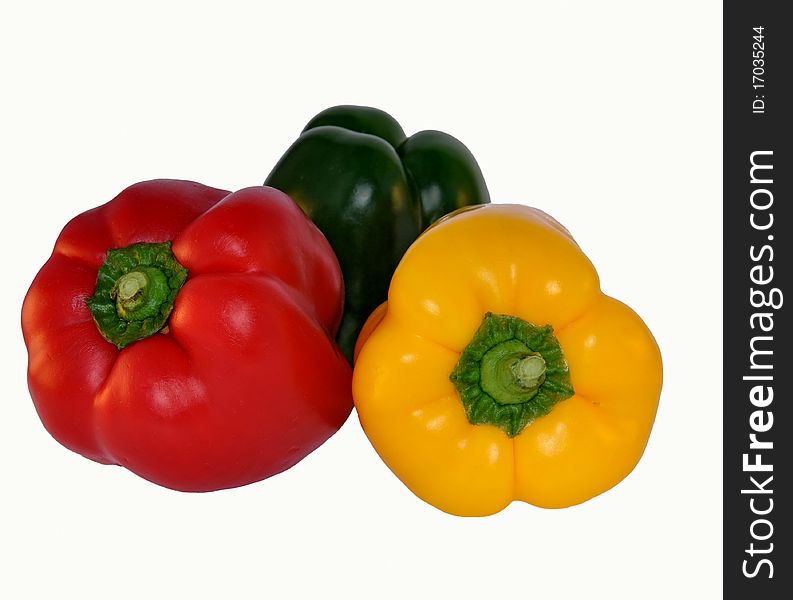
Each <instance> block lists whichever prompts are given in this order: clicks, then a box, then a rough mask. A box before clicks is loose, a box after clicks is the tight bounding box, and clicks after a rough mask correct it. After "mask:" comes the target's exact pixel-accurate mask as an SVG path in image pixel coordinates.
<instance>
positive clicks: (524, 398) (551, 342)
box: [450, 313, 573, 437]
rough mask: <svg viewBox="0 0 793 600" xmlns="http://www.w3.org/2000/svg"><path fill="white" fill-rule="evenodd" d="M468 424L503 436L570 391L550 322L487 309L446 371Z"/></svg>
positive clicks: (546, 410)
mask: <svg viewBox="0 0 793 600" xmlns="http://www.w3.org/2000/svg"><path fill="white" fill-rule="evenodd" d="M450 379H451V380H452V382H453V383H454V385H455V387H456V388H457V392H458V394H459V395H460V400H461V401H462V403H463V407H464V408H465V414H466V416H467V417H468V421H469V422H470V423H472V424H474V425H479V424H483V425H484V424H487V425H494V426H496V427H499V428H500V429H502V430H503V431H504V432H505V433H506V434H507V435H508V436H510V437H513V436H516V435H518V434H519V433H520V432H521V431H522V430H523V428H524V427H526V425H528V424H529V423H531V422H532V421H534V419H537V418H538V417H541V416H543V415H547V414H548V413H549V412H550V411H551V410H552V409H553V406H554V404H556V403H557V402H559V401H561V400H564V399H565V398H569V397H570V396H572V395H573V387H572V385H571V383H570V374H569V372H568V368H567V363H566V362H565V359H564V352H563V351H562V348H561V346H560V345H559V341H558V340H557V339H556V337H555V336H554V335H553V328H552V327H551V326H550V325H543V326H537V325H533V324H531V323H527V322H526V321H523V320H521V319H519V318H517V317H514V316H511V315H494V314H492V313H487V314H485V316H484V319H483V320H482V324H481V325H480V326H479V329H478V330H477V331H476V333H475V334H474V337H473V338H472V339H471V342H470V343H469V344H468V346H466V347H465V350H463V352H462V354H461V355H460V360H459V361H458V362H457V365H456V366H455V368H454V371H452V373H451V375H450Z"/></svg>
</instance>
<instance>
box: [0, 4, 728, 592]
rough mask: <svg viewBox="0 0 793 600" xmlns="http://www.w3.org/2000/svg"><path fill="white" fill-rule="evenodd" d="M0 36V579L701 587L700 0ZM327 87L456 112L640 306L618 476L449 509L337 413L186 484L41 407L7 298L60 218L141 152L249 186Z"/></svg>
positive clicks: (251, 13) (54, 23)
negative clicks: (316, 435) (611, 482)
mask: <svg viewBox="0 0 793 600" xmlns="http://www.w3.org/2000/svg"><path fill="white" fill-rule="evenodd" d="M166 5H167V6H166ZM207 6H212V8H207ZM221 7H222V8H221ZM0 57H1V58H0V77H2V79H1V80H0V89H1V90H2V92H1V93H0V107H1V108H2V110H0V173H1V174H2V188H1V189H2V217H0V221H1V222H2V232H0V243H2V248H1V249H0V251H1V252H2V257H3V266H2V269H3V288H2V291H3V293H2V298H1V299H0V302H2V307H1V309H2V310H1V312H0V314H2V322H1V323H0V325H1V326H2V330H1V331H0V340H2V341H1V342H0V344H2V346H1V348H2V356H1V357H0V358H2V365H3V367H2V368H3V381H4V387H5V390H4V393H3V398H2V403H0V461H2V462H1V464H0V467H1V469H0V474H1V475H2V479H0V481H2V483H1V484H0V485H1V486H2V493H0V555H1V557H0V558H1V560H0V573H2V576H0V597H3V598H9V599H11V598H14V599H16V598H32V597H38V598H164V597H171V598H204V597H206V598H252V597H264V596H265V595H267V596H268V597H271V598H311V597H320V596H322V597H340V598H342V597H343V598H390V597H394V598H405V597H437V598H474V597H478V598H484V597H489V598H506V597H543V598H579V597H584V596H585V597H587V598H608V599H610V598H668V597H670V595H675V596H678V597H685V598H715V597H720V596H721V573H722V571H721V541H722V533H721V518H722V509H721V506H722V504H721V481H722V475H721V473H722V459H721V424H722V423H721V418H722V409H721V348H722V334H721V318H722V316H721V315H722V313H721V273H722V262H721V247H722V234H721V214H722V213H721V118H722V109H721V4H720V3H719V2H715V1H701V2H691V1H690V0H670V1H667V2H663V3H659V2H654V3H645V2H635V1H632V0H624V1H615V0H609V1H600V2H591V1H588V0H581V1H578V2H572V1H556V2H546V1H542V2H539V1H538V2H534V3H530V2H515V3H511V4H508V3H501V2H496V1H492V0H491V1H488V2H483V3H480V4H478V5H477V6H476V7H474V8H469V7H468V5H466V4H465V3H463V2H456V3H437V2H430V1H428V0H424V1H423V2H406V1H400V2H393V3H389V4H384V3H383V4H381V3H377V2H324V3H313V4H310V3H305V2H295V1H292V2H285V3H278V4H276V3H268V4H265V3H263V2H258V3H254V2H251V3H249V4H242V3H235V2H229V1H225V2H222V3H221V2H217V3H206V4H204V3H196V2H193V3H184V4H180V3H165V2H157V3H154V2H152V3H150V2H135V3H124V4H123V5H122V4H121V3H110V2H96V3H87V2H75V1H71V2H25V3H22V2H19V3H3V8H2V9H0ZM339 103H356V104H367V105H372V106H377V107H380V108H383V109H385V110H387V111H389V112H390V113H391V114H393V115H394V116H395V117H396V118H397V119H398V120H400V122H401V123H402V125H403V127H404V128H405V130H406V131H407V132H408V133H413V132H415V131H418V130H420V129H424V128H434V129H441V130H444V131H447V132H450V133H452V134H453V135H455V136H457V137H458V138H460V139H461V140H463V141H464V142H465V144H466V145H468V147H469V148H470V149H471V150H472V151H473V152H474V154H475V155H476V157H477V158H478V160H479V162H480V165H481V167H482V170H483V172H484V174H485V177H486V179H487V182H488V184H489V187H490V190H491V194H492V197H493V200H494V201H497V202H522V203H527V204H532V205H535V206H538V207H541V208H543V209H545V210H546V211H548V212H550V213H551V214H553V215H554V216H555V217H556V218H557V219H558V220H559V221H561V222H562V223H563V224H565V225H566V226H567V227H568V228H569V229H570V230H571V231H572V233H573V235H574V236H575V237H576V238H577V240H578V242H579V243H580V245H581V247H582V248H583V249H584V251H585V252H586V253H587V254H588V255H589V257H590V258H591V259H592V261H593V262H594V264H595V265H596V267H597V268H598V270H599V272H600V275H601V280H602V284H603V288H604V290H605V291H606V292H608V293H609V294H611V295H614V296H616V297H617V298H620V299H621V300H623V301H624V302H626V303H627V304H629V305H630V306H632V307H633V308H634V309H635V310H637V312H639V314H641V315H642V316H643V318H644V319H645V321H646V322H647V324H648V325H649V326H650V328H651V329H652V330H653V332H654V333H655V335H656V337H657V339H658V342H659V344H660V346H661V350H662V353H663V357H664V367H665V382H664V389H663V394H662V397H661V405H660V409H659V412H658V418H657V421H656V425H655V429H654V430H653V434H652V437H651V439H650V443H649V446H648V448H647V451H646V453H645V455H644V458H643V459H642V461H641V463H640V464H639V466H638V467H637V468H636V470H635V471H634V472H633V473H632V474H631V475H630V476H629V477H628V478H627V479H626V480H625V481H624V482H622V483H621V484H620V485H619V486H617V487H616V488H614V489H612V490H611V491H609V492H607V493H606V494H604V495H602V496H600V497H598V498H595V499H594V500H592V501H590V502H587V503H586V504H584V505H582V506H579V507H575V508H570V509H565V510H560V511H548V510H542V509H538V508H534V507H532V506H528V505H525V504H519V503H515V504H513V505H511V506H510V507H509V508H507V509H506V510H504V511H503V512H502V513H500V514H498V515H496V516H493V517H489V518H482V519H461V518H455V517H451V516H448V515H446V514H443V513H441V512H439V511H437V510H436V509H434V508H432V507H431V506H429V505H426V504H424V503H423V502H421V501H420V500H418V499H417V498H415V497H414V496H413V495H412V494H411V493H410V492H409V491H408V490H407V489H406V488H405V487H404V486H403V485H402V484H401V483H400V482H399V481H398V480H397V479H396V478H395V477H394V476H393V475H392V474H391V472H390V471H389V470H388V469H387V468H386V467H385V466H384V465H383V464H382V463H381V461H380V460H379V458H378V457H377V455H376V454H375V452H374V451H373V450H372V448H371V446H370V445H369V443H368V441H367V440H366V438H365V437H364V435H363V434H362V432H361V429H360V426H359V424H358V421H357V418H356V417H355V416H354V415H353V416H352V417H351V418H350V419H349V421H348V422H347V423H346V425H345V426H344V427H343V428H342V430H341V431H340V432H339V434H337V435H336V436H335V437H333V438H332V439H331V440H330V441H328V442H327V443H326V444H325V445H324V446H322V447H321V448H320V449H319V450H317V451H316V452H315V453H313V454H312V455H310V456H309V457H308V458H306V459H305V460H304V461H303V462H301V463H300V464H298V465H297V466H296V467H294V468H293V469H291V470H290V471H288V472H286V473H284V474H282V475H279V476H277V477H274V478H272V479H269V480H267V481H264V482H261V483H258V484H254V485H250V486H247V487H245V488H242V489H237V490H231V491H224V492H218V493H211V494H203V495H188V494H181V493H177V492H172V491H169V490H165V489H161V488H158V487H156V486H154V485H152V484H150V483H147V482H145V481H143V480H141V479H139V478H137V477H135V476H134V475H132V474H131V473H129V472H127V471H124V470H123V469H121V468H114V467H107V466H101V465H98V464H94V463H92V462H90V461H88V460H86V459H83V458H82V457H80V456H78V455H76V454H73V453H71V452H69V451H67V450H65V449H64V448H62V447H61V446H59V445H58V444H57V443H56V442H55V441H54V440H52V439H51V438H50V437H49V435H48V434H47V433H46V432H45V430H44V429H43V427H42V426H41V424H40V422H39V420H38V418H37V416H36V413H35V411H34V409H33V406H32V403H31V401H30V398H29V395H28V392H27V388H26V381H25V368H26V353H25V347H24V344H23V341H22V335H21V331H20V327H19V312H20V307H21V304H22V298H23V296H24V293H25V291H26V290H27V286H28V285H29V284H30V281H31V280H32V278H33V276H34V275H35V273H36V271H37V270H38V268H39V267H40V266H41V264H42V263H43V262H44V261H45V260H46V259H47V257H48V256H49V253H50V251H51V249H52V244H53V242H54V240H55V238H56V236H57V235H58V233H59V231H60V229H61V227H63V225H64V224H65V223H66V222H67V220H68V219H70V218H71V217H72V216H74V215H75V214H77V213H79V212H81V211H84V210H86V209H88V208H91V207H93V206H96V205H98V204H101V203H103V202H105V201H107V200H108V199H110V198H112V197H113V196H114V195H115V194H116V193H118V192H119V191H120V190H121V189H122V188H124V187H126V186H127V185H128V184H130V183H133V182H135V181H138V180H143V179H151V178H157V177H172V178H184V179H193V180H198V181H201V182H203V183H206V184H208V185H212V186H216V187H222V188H226V189H237V188H240V187H244V186H248V185H255V184H259V183H261V182H262V181H263V179H264V177H265V176H266V175H267V174H268V172H269V170H270V168H271V167H272V166H273V164H274V163H275V161H276V160H277V158H278V157H279V156H280V154H281V153H282V152H283V151H284V150H285V149H286V147H287V146H288V145H289V144H290V143H291V142H292V141H293V139H294V138H295V137H296V136H297V134H298V133H299V131H300V129H301V128H302V127H303V125H304V123H305V122H306V121H307V120H308V119H309V118H310V117H311V116H313V115H314V114H315V113H316V112H318V111H319V110H321V109H323V108H325V107H328V106H331V105H334V104H339Z"/></svg>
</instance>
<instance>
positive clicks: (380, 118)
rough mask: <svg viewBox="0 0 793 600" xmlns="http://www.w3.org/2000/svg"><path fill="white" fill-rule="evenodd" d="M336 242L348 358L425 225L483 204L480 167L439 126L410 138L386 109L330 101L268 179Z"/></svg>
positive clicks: (342, 339) (485, 197) (343, 345)
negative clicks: (372, 312) (329, 105)
mask: <svg viewBox="0 0 793 600" xmlns="http://www.w3.org/2000/svg"><path fill="white" fill-rule="evenodd" d="M265 184H266V185H270V186H273V187H275V188H278V189H280V190H282V191H284V192H285V193H287V194H288V195H289V196H290V197H292V198H293V199H294V200H295V201H296V202H297V203H298V204H299V205H300V206H301V207H302V208H303V210H304V211H305V212H306V214H307V215H308V216H309V217H310V218H311V219H312V220H313V221H314V223H316V225H317V226H318V227H319V228H320V229H321V230H322V232H323V233H324V234H325V236H326V237H327V238H328V241H330V244H331V246H333V249H334V251H335V252H336V256H337V257H338V259H339V263H340V264H341V269H342V272H343V274H344V283H345V287H346V296H345V307H344V318H343V319H342V323H341V328H340V330H339V335H338V341H339V345H340V346H341V348H342V350H343V351H344V353H345V355H346V356H347V358H348V359H350V360H352V352H353V347H354V345H355V340H356V338H357V336H358V333H359V331H360V329H361V327H362V325H363V323H364V321H365V320H366V318H367V316H368V315H369V313H371V311H372V310H374V308H375V307H376V306H377V305H378V304H380V303H381V302H383V301H384V300H385V299H386V294H387V291H388V282H389V281H390V280H391V275H392V274H393V272H394V269H395V268H396V266H397V264H398V263H399V260H400V258H402V255H403V254H404V252H405V250H407V248H408V246H410V244H411V243H413V241H414V240H415V239H416V237H417V236H418V235H419V233H420V232H421V231H423V230H424V229H426V228H427V227H428V226H429V225H430V224H431V223H432V222H434V221H435V220H436V219H438V218H439V217H442V216H443V215H445V214H447V213H449V212H451V211H453V210H455V209H457V208H459V207H461V206H467V205H473V204H484V203H487V202H489V201H490V200H489V194H488V191H487V187H486V186H485V181H484V178H483V177H482V172H481V170H480V169H479V165H478V164H477V162H476V160H475V159H474V157H473V155H472V154H471V153H470V152H469V150H468V149H467V148H466V147H465V146H464V145H463V144H462V143H461V142H460V141H458V140H457V139H455V138H453V137H452V136H450V135H448V134H445V133H442V132H440V131H420V132H419V133H416V134H414V135H412V136H410V137H406V136H405V133H404V131H403V130H402V127H400V125H399V123H397V122H396V121H395V120H394V119H393V118H392V117H391V116H390V115H388V114H387V113H385V112H383V111H381V110H377V109H375V108H368V107H363V106H336V107H333V108H329V109H327V110H325V111H323V112H321V113H319V114H318V115H317V116H315V117H314V118H313V119H312V120H311V121H310V122H309V123H308V125H306V127H305V129H304V130H303V132H302V134H301V135H300V137H299V138H298V139H297V141H296V142H295V143H294V144H292V146H291V147H290V148H289V149H288V150H287V151H286V153H285V154H284V156H283V157H282V158H281V159H280V161H279V162H278V164H277V165H276V166H275V168H274V169H273V171H272V172H271V173H270V175H269V176H268V177H267V180H266V182H265Z"/></svg>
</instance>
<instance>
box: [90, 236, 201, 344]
mask: <svg viewBox="0 0 793 600" xmlns="http://www.w3.org/2000/svg"><path fill="white" fill-rule="evenodd" d="M186 280H187V270H186V269H185V268H184V267H183V266H182V265H180V264H179V262H178V261H177V260H176V257H174V255H173V252H171V242H165V243H162V244H149V243H144V244H132V245H131V246H127V247H125V248H115V249H112V250H108V252H107V258H106V259H105V262H104V263H103V264H102V266H101V267H100V268H99V274H98V276H97V280H96V288H95V289H94V295H93V296H91V297H90V298H88V299H87V300H86V304H87V305H88V309H89V310H90V311H91V315H92V316H93V318H94V322H95V323H96V326H97V328H98V329H99V332H100V333H101V334H102V337H104V338H105V339H106V340H107V341H108V342H111V343H113V344H115V345H116V346H117V347H118V348H123V347H125V346H127V345H128V344H131V343H132V342H134V341H137V340H140V339H143V338H145V337H148V336H150V335H153V334H155V333H157V332H158V331H160V330H161V329H163V327H164V326H165V324H166V322H167V320H168V317H169V315H170V314H171V311H172V310H173V305H174V301H175V300H176V294H177V293H178V292H179V289H180V288H181V287H182V285H184V282H185V281H186Z"/></svg>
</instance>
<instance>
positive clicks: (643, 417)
mask: <svg viewBox="0 0 793 600" xmlns="http://www.w3.org/2000/svg"><path fill="white" fill-rule="evenodd" d="M358 350H359V355H358V357H357V361H356V364H355V371H354V377H353V397H354V400H355V406H356V408H357V411H358V416H359V419H360V421H361V425H362V426H363V429H364V431H365V432H366V435H367V436H368V438H369V440H370V441H371V442H372V445H373V446H374V448H375V449H376V451H377V452H378V454H379V455H380V456H381V458H382V459H383V461H385V463H386V464H387V465H388V466H389V467H390V468H391V470H392V471H393V472H394V473H395V474H396V476H397V477H399V478H400V479H401V480H402V481H403V482H404V483H405V484H406V485H407V486H408V488H410V490H411V491H413V493H415V494H416V495H417V496H418V497H420V498H422V499H423V500H425V501H427V502H429V503H430V504H432V505H433V506H436V507H437V508H439V509H441V510H443V511H446V512H448V513H452V514H455V515H467V516H480V515H489V514H493V513H496V512H498V511H500V510H502V509H503V508H504V507H505V506H507V505H508V504H509V503H510V502H511V501H512V500H515V499H517V500H522V501H524V502H528V503H531V504H534V505H536V506H541V507H546V508H561V507H566V506H571V505H574V504H578V503H580V502H584V501H586V500H588V499H590V498H592V497H593V496H596V495H598V494H600V493H602V492H604V491H606V490H608V489H609V488H611V487H612V486H614V485H616V484H617V483H618V482H620V481H621V480H622V479H623V478H624V477H625V476H626V475H628V473H630V472H631V471H632V470H633V468H634V467H635V466H636V464H637V463H638V461H639V459H640V458H641V455H642V453H643V451H644V448H645V445H646V444H647V439H648V437H649V435H650V430H651V428H652V425H653V421H654V419H655V413H656V409H657V407H658V399H659V395H660V391H661V379H662V367H661V355H660V352H659V349H658V345H657V344H656V342H655V339H654V338H653V336H652V334H651V333H650V331H649V329H648V328H647V326H646V325H645V324H644V322H642V320H641V319H640V318H639V316H638V315H637V314H636V313H634V312H633V311H632V310H631V309H630V308H628V307H627V306H625V305H624V304H622V303H620V302H618V301H617V300H614V299H613V298H610V297H608V296H606V295H605V294H603V293H602V292H601V291H600V284H599V279H598V275H597V273H596V271H595V269H594V267H593V266H592V263H590V261H589V259H588V258H587V257H586V256H585V255H584V254H583V253H582V252H581V250H580V248H579V247H578V245H577V244H576V243H575V242H574V241H573V239H572V237H571V236H570V234H569V233H568V232H567V230H566V229H564V228H563V227H562V226H561V225H559V224H558V223H557V222H556V221H554V220H553V219H552V218H551V217H549V216H548V215H546V214H545V213H543V212H542V211H539V210H537V209H532V208H528V207H525V206H518V205H505V204H502V205H498V204H491V205H484V206H479V207H473V208H468V209H462V210H460V211H457V212H456V213H452V214H451V215H449V216H448V217H446V218H444V219H442V220H440V221H438V222H437V223H436V224H435V225H434V226H432V227H431V228H430V229H428V230H427V231H426V232H425V233H424V234H423V235H422V236H421V237H420V238H419V239H418V240H416V242H415V243H414V244H413V245H412V246H411V247H410V249H409V250H408V251H407V253H406V254H405V256H404V258H403V259H402V262H401V263H400V264H399V267H398V268H397V270H396V272H395V273H394V276H393V279H392V280H391V287H390V289H389V293H388V302H387V306H383V307H380V308H379V309H378V310H377V311H375V313H373V315H372V317H371V318H370V321H369V322H368V323H367V325H366V326H365V327H364V330H363V333H362V335H361V338H360V340H359V345H358Z"/></svg>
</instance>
